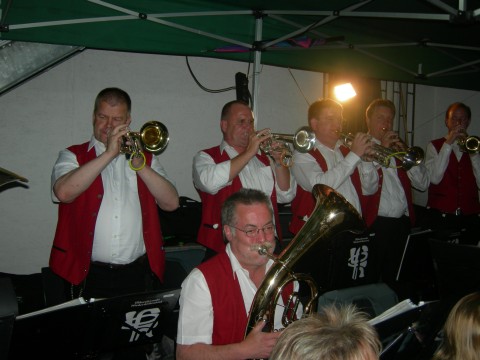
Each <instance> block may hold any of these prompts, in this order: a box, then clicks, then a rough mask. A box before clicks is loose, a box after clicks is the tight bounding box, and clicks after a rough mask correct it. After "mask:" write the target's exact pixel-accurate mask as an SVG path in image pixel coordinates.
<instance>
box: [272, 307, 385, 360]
mask: <svg viewBox="0 0 480 360" xmlns="http://www.w3.org/2000/svg"><path fill="white" fill-rule="evenodd" d="M381 349H382V344H381V342H380V340H379V338H378V334H377V332H376V330H375V328H374V327H373V326H372V325H370V324H369V323H368V317H367V314H366V313H363V312H360V311H358V310H357V308H356V307H355V306H354V305H352V304H349V305H342V306H339V307H337V306H335V305H329V306H326V307H323V308H322V309H321V310H320V312H319V313H316V314H312V315H309V316H307V317H305V318H302V319H300V320H297V321H294V322H293V323H292V324H290V325H289V326H288V327H287V328H286V329H284V330H283V332H282V334H281V335H280V338H279V339H278V342H277V344H276V345H275V347H274V349H273V351H272V354H271V356H270V358H269V359H270V360H318V359H322V360H366V359H367V356H368V354H370V353H373V354H374V355H375V356H376V358H377V359H378V358H379V356H380V351H381Z"/></svg>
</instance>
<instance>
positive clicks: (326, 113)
mask: <svg viewBox="0 0 480 360" xmlns="http://www.w3.org/2000/svg"><path fill="white" fill-rule="evenodd" d="M342 123H343V107H342V105H341V104H340V103H337V102H336V101H334V100H332V99H322V100H318V101H315V102H314V103H313V104H311V105H310V107H309V109H308V124H309V126H310V127H311V128H312V130H313V131H314V133H315V136H316V143H315V147H314V148H313V149H312V150H311V151H309V152H308V153H300V152H298V151H295V152H294V155H293V167H292V173H293V175H294V177H295V180H296V181H297V183H298V186H297V195H296V197H295V200H294V201H293V202H292V215H293V216H292V221H291V223H290V228H289V229H290V231H291V232H292V233H294V234H296V233H297V232H298V231H299V230H300V229H301V228H302V226H303V225H304V224H305V222H306V221H307V220H308V217H309V216H310V214H311V212H312V210H313V208H314V199H313V196H312V194H311V191H312V188H313V186H314V185H315V184H325V185H328V186H330V187H332V188H333V189H335V190H337V191H338V192H339V193H341V194H342V195H343V196H344V197H345V199H346V200H347V201H348V202H350V203H351V204H352V205H353V206H354V207H355V208H356V209H357V210H358V212H359V213H360V214H362V207H361V201H360V197H359V195H360V196H361V195H362V194H365V195H369V194H373V193H375V191H376V190H377V184H378V175H377V172H376V171H375V169H374V167H373V164H372V163H371V162H363V161H362V158H364V157H366V156H369V155H370V153H371V146H372V144H371V142H370V138H369V136H367V134H364V133H358V134H356V135H355V136H353V138H352V141H351V143H350V144H349V147H350V149H348V148H347V147H346V146H345V145H344V143H343V142H342V141H341V140H340V134H341V131H342ZM362 163H363V164H362ZM360 164H362V166H360Z"/></svg>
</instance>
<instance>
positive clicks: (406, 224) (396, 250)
mask: <svg viewBox="0 0 480 360" xmlns="http://www.w3.org/2000/svg"><path fill="white" fill-rule="evenodd" d="M369 230H370V232H374V233H375V258H376V263H377V269H378V273H379V278H380V281H381V282H384V283H386V284H387V285H388V286H390V287H391V288H392V289H393V290H395V291H396V292H397V294H398V295H399V297H401V294H399V292H400V289H399V284H398V282H397V280H396V277H397V273H398V269H399V267H400V262H401V259H402V255H403V250H404V248H405V244H406V241H407V237H408V235H409V234H410V230H411V224H410V218H409V217H408V216H402V217H400V218H390V217H383V216H379V217H377V219H376V220H375V222H374V223H373V224H372V226H371V227H370V229H369Z"/></svg>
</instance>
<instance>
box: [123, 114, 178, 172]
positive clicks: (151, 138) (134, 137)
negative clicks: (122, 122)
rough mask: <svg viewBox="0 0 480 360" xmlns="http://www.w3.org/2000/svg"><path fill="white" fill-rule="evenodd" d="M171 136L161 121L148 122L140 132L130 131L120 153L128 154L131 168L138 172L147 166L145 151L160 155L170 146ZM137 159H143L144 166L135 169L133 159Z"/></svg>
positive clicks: (124, 137)
mask: <svg viewBox="0 0 480 360" xmlns="http://www.w3.org/2000/svg"><path fill="white" fill-rule="evenodd" d="M168 141H169V135H168V130H167V128H166V126H165V125H163V124H162V123H161V122H159V121H148V122H146V123H145V124H144V125H143V126H142V127H141V128H140V131H139V132H134V131H129V132H127V134H126V135H125V136H123V137H122V144H121V146H120V152H121V153H122V154H127V158H128V159H129V164H130V168H131V169H132V170H135V171H138V170H141V169H142V168H143V167H144V166H145V162H146V159H145V154H144V153H143V149H145V151H148V152H151V153H153V154H160V153H161V152H162V151H163V150H165V148H166V147H167V145H168ZM135 157H140V158H143V164H142V165H141V166H139V167H138V168H135V167H133V165H132V159H133V158H135Z"/></svg>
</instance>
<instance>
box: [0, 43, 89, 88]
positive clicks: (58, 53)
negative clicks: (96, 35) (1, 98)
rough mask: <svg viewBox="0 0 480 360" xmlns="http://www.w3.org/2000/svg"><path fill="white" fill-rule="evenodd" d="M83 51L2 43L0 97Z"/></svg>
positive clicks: (52, 46)
mask: <svg viewBox="0 0 480 360" xmlns="http://www.w3.org/2000/svg"><path fill="white" fill-rule="evenodd" d="M81 50H83V48H81V47H78V46H68V45H52V44H41V43H31V42H22V41H9V40H6V41H0V59H2V61H0V74H1V76H0V95H2V94H3V93H4V92H6V91H8V90H10V89H12V88H14V87H15V86H17V85H19V84H20V83H22V82H24V81H27V80H29V79H31V78H33V77H34V76H35V75H38V74H40V73H41V72H42V71H45V70H48V69H49V68H51V67H53V66H54V65H56V64H59V63H60V62H61V61H63V60H65V59H67V58H68V57H70V56H73V55H74V54H75V53H78V52H80V51H81Z"/></svg>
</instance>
